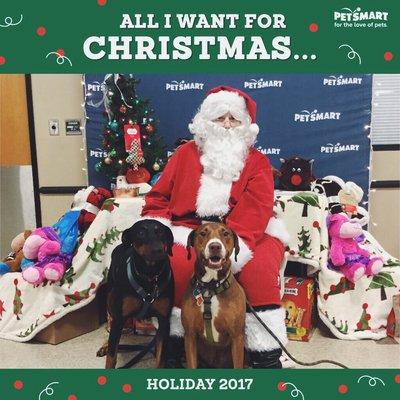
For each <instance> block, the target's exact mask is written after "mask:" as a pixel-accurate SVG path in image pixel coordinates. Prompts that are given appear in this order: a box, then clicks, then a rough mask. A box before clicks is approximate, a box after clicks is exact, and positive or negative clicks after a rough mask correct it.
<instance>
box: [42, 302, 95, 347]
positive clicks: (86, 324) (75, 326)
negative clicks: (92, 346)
mask: <svg viewBox="0 0 400 400" xmlns="http://www.w3.org/2000/svg"><path fill="white" fill-rule="evenodd" d="M99 314H100V311H99V301H98V299H96V298H95V299H94V300H93V301H92V302H90V303H89V304H88V305H87V306H84V307H82V308H79V309H78V310H76V311H73V312H71V313H69V314H67V315H65V316H64V317H62V318H61V319H59V320H57V321H55V322H53V323H52V324H51V325H49V326H48V327H47V328H45V329H43V330H42V331H40V332H39V333H38V334H37V335H36V336H35V340H36V341H38V342H42V343H49V344H59V343H62V342H65V341H67V340H70V339H73V338H75V337H77V336H81V335H83V334H85V333H89V332H92V331H94V330H96V329H98V328H99V327H100V318H99Z"/></svg>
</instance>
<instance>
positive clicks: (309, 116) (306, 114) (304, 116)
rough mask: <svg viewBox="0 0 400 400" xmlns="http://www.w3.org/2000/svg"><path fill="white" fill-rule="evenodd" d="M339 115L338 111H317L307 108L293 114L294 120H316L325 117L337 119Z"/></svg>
mask: <svg viewBox="0 0 400 400" xmlns="http://www.w3.org/2000/svg"><path fill="white" fill-rule="evenodd" d="M340 115H341V113H340V112H334V111H323V112H318V110H314V111H311V112H310V111H308V110H302V111H300V113H299V114H294V122H318V121H324V120H326V119H334V120H339V119H340Z"/></svg>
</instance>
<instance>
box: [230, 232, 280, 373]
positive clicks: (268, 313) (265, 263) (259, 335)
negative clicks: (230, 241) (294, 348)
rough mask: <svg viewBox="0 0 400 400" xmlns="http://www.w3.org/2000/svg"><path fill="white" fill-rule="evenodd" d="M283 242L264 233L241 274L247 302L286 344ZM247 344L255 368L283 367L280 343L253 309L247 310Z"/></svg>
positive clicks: (250, 362)
mask: <svg viewBox="0 0 400 400" xmlns="http://www.w3.org/2000/svg"><path fill="white" fill-rule="evenodd" d="M283 254H284V247H283V245H282V243H281V242H280V241H279V240H278V239H276V238H273V237H271V236H267V235H266V236H265V237H264V238H263V239H262V241H261V242H260V243H259V244H258V245H257V248H256V250H255V252H254V254H253V258H252V259H251V260H250V261H249V262H248V263H247V264H246V265H245V266H244V268H243V269H242V271H241V272H240V274H239V276H238V280H239V283H240V284H241V285H242V287H243V289H244V291H245V293H246V297H247V300H248V302H249V303H250V304H251V305H252V307H253V309H254V310H255V312H256V313H257V316H258V317H259V318H260V319H261V320H262V321H263V322H264V324H265V325H267V326H268V328H269V329H271V331H272V332H273V333H274V334H275V335H276V337H277V338H278V339H279V340H280V341H281V342H282V344H283V345H285V344H286V343H287V335H286V326H285V310H284V308H283V307H281V300H280V283H279V269H280V266H281V263H282V260H283ZM245 333H246V348H247V352H248V355H249V364H250V367H252V368H282V364H281V362H280V357H281V355H282V349H281V347H280V345H279V343H278V342H277V341H276V340H275V339H274V338H273V337H272V336H271V335H270V334H269V333H268V332H267V330H266V329H265V328H264V327H263V326H262V325H261V323H260V322H259V321H258V320H257V318H256V317H255V316H254V315H253V313H252V312H251V311H250V310H249V309H247V313H246V332H245Z"/></svg>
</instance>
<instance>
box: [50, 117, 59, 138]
mask: <svg viewBox="0 0 400 400" xmlns="http://www.w3.org/2000/svg"><path fill="white" fill-rule="evenodd" d="M49 133H50V135H51V136H57V135H59V134H60V129H59V123H58V119H49Z"/></svg>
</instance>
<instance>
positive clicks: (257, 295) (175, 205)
mask: <svg viewBox="0 0 400 400" xmlns="http://www.w3.org/2000/svg"><path fill="white" fill-rule="evenodd" d="M189 130H190V132H191V133H192V134H193V136H194V140H193V141H190V142H188V143H186V144H184V145H182V146H181V147H179V148H178V150H177V151H176V152H175V153H174V155H173V156H172V157H171V158H170V160H169V161H168V164H167V166H166V168H165V170H164V172H163V174H162V176H161V178H160V179H159V181H158V182H157V184H156V185H155V186H154V187H153V188H152V190H151V191H150V192H149V193H148V194H147V196H146V204H145V206H144V208H143V212H142V217H144V218H155V219H157V220H159V221H160V222H162V223H164V224H165V225H167V226H169V227H170V228H171V229H172V232H173V234H174V239H175V245H174V248H173V257H172V258H171V265H172V269H173V272H174V279H175V307H174V308H173V311H172V317H171V341H170V347H171V348H170V351H169V352H168V353H169V357H168V362H169V364H170V366H176V367H179V366H181V364H180V356H181V354H182V351H183V350H182V349H183V341H182V338H183V335H184V330H183V327H182V324H181V320H180V304H181V300H182V295H183V293H184V291H185V289H186V287H187V284H188V282H189V279H190V278H191V276H192V274H193V260H188V259H187V253H186V244H187V238H188V236H189V234H190V232H191V231H192V229H194V228H196V227H198V226H199V225H200V224H201V223H202V222H204V221H220V220H224V221H225V223H226V224H227V226H228V227H230V228H231V229H233V230H234V231H235V232H236V234H237V235H238V236H239V245H240V252H239V255H238V258H237V261H235V260H234V259H233V258H232V268H233V272H234V273H235V274H236V278H237V279H238V281H239V283H240V284H241V285H242V287H243V289H244V291H245V293H246V296H247V300H248V301H249V302H250V304H251V305H252V306H253V307H254V308H255V310H256V311H257V313H258V315H259V316H260V317H261V319H262V320H263V321H264V322H265V323H266V324H267V325H268V326H269V327H270V328H271V329H272V330H273V332H274V333H275V334H276V336H277V337H278V338H279V339H280V340H281V341H282V342H283V343H286V341H287V338H286V328H285V323H284V318H285V311H284V309H283V308H282V307H281V301H280V283H279V269H280V266H281V263H282V260H283V255H284V245H283V242H285V241H286V240H287V233H286V231H285V229H284V227H283V226H282V225H281V224H280V221H279V220H277V219H276V218H274V217H273V202H274V183H273V177H272V170H271V165H270V163H269V161H268V159H267V157H266V156H264V155H263V154H261V153H260V152H259V151H257V150H256V149H255V148H254V147H253V145H254V143H255V141H256V137H257V134H258V131H259V129H258V126H257V124H256V103H255V102H254V100H253V99H252V98H251V97H250V96H248V95H247V94H245V93H243V92H242V91H240V90H238V89H235V88H231V87H228V86H219V87H216V88H214V89H212V90H210V91H209V92H208V93H207V96H206V98H205V100H204V101H203V103H202V104H201V106H200V109H199V111H198V113H197V114H196V115H195V117H194V118H193V121H192V123H191V124H190V125H189ZM246 348H247V350H248V353H249V355H250V357H249V358H250V365H251V366H252V367H254V368H279V367H281V364H280V361H279V358H280V356H281V354H282V352H281V349H280V347H279V345H278V343H277V342H276V341H275V340H274V339H273V338H272V337H271V336H270V335H269V334H268V332H266V330H265V329H264V328H263V327H262V325H261V324H260V323H259V322H258V321H257V320H256V318H255V317H254V316H253V315H252V314H250V313H248V314H247V315H246Z"/></svg>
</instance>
